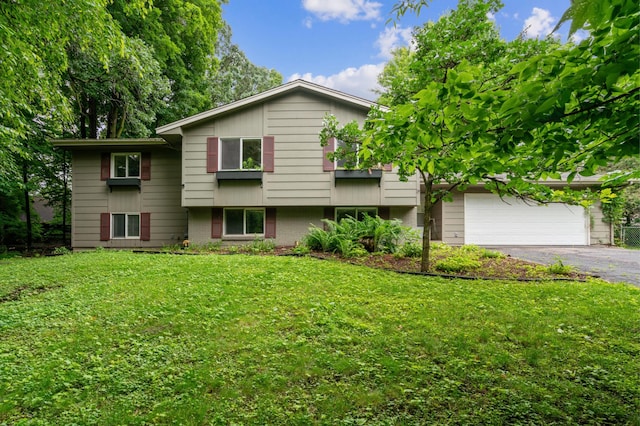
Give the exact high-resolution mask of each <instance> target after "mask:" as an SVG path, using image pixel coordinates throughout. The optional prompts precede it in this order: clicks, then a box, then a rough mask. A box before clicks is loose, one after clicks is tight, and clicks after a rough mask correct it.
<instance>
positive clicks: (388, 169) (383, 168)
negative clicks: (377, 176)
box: [382, 164, 393, 172]
mask: <svg viewBox="0 0 640 426" xmlns="http://www.w3.org/2000/svg"><path fill="white" fill-rule="evenodd" d="M382 170H384V171H385V172H390V171H391V170H393V164H385V165H384V166H382Z"/></svg>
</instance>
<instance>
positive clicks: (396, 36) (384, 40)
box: [376, 27, 413, 59]
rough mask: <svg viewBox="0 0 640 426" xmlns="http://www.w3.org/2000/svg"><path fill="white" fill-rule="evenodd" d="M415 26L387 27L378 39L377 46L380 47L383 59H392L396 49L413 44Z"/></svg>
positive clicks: (379, 54)
mask: <svg viewBox="0 0 640 426" xmlns="http://www.w3.org/2000/svg"><path fill="white" fill-rule="evenodd" d="M412 30H413V28H402V27H389V28H385V30H384V31H383V32H381V33H380V35H379V36H378V40H376V46H377V47H378V49H380V51H379V53H378V56H379V57H381V58H383V59H391V58H392V54H391V52H393V50H394V49H397V48H399V47H401V46H406V45H408V44H411V42H412V40H413V37H412Z"/></svg>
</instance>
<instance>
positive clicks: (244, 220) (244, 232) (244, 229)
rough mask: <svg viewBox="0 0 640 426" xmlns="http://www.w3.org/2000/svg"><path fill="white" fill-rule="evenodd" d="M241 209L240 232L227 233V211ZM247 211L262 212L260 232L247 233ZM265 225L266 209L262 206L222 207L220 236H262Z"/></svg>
mask: <svg viewBox="0 0 640 426" xmlns="http://www.w3.org/2000/svg"><path fill="white" fill-rule="evenodd" d="M228 210H242V234H227V211H228ZM247 211H260V212H262V232H261V233H255V232H251V233H247ZM266 226H267V211H266V208H264V207H225V208H224V209H222V238H244V237H251V236H259V237H260V236H264V235H265V231H266Z"/></svg>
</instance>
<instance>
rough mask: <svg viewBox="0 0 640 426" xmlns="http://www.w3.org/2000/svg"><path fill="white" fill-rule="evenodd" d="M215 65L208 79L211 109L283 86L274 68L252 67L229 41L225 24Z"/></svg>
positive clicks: (228, 32)
mask: <svg viewBox="0 0 640 426" xmlns="http://www.w3.org/2000/svg"><path fill="white" fill-rule="evenodd" d="M216 57H217V58H218V66H217V69H216V72H214V73H213V74H212V75H211V77H210V79H209V93H210V94H211V102H212V104H213V106H220V105H224V104H227V103H230V102H233V101H237V100H239V99H243V98H246V97H248V96H251V95H255V94H257V93H261V92H264V91H265V90H268V89H271V88H273V87H276V86H279V85H281V84H282V75H281V74H280V73H279V72H277V71H276V70H274V69H269V68H266V67H260V66H257V65H254V64H252V63H251V62H250V61H249V59H248V58H247V57H246V56H245V54H244V53H243V52H242V51H241V50H240V48H239V47H238V45H237V44H234V43H232V41H231V28H230V27H229V26H228V25H227V24H225V25H224V26H223V27H222V29H221V30H220V32H219V34H218V42H217V45H216Z"/></svg>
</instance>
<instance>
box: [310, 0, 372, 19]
mask: <svg viewBox="0 0 640 426" xmlns="http://www.w3.org/2000/svg"><path fill="white" fill-rule="evenodd" d="M302 7H303V8H304V9H305V10H307V11H308V12H311V13H312V14H314V15H315V16H317V17H318V18H319V19H320V20H322V21H330V20H338V21H340V22H345V23H346V22H349V21H371V20H379V19H380V8H381V7H382V3H378V2H374V1H369V0H302Z"/></svg>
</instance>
